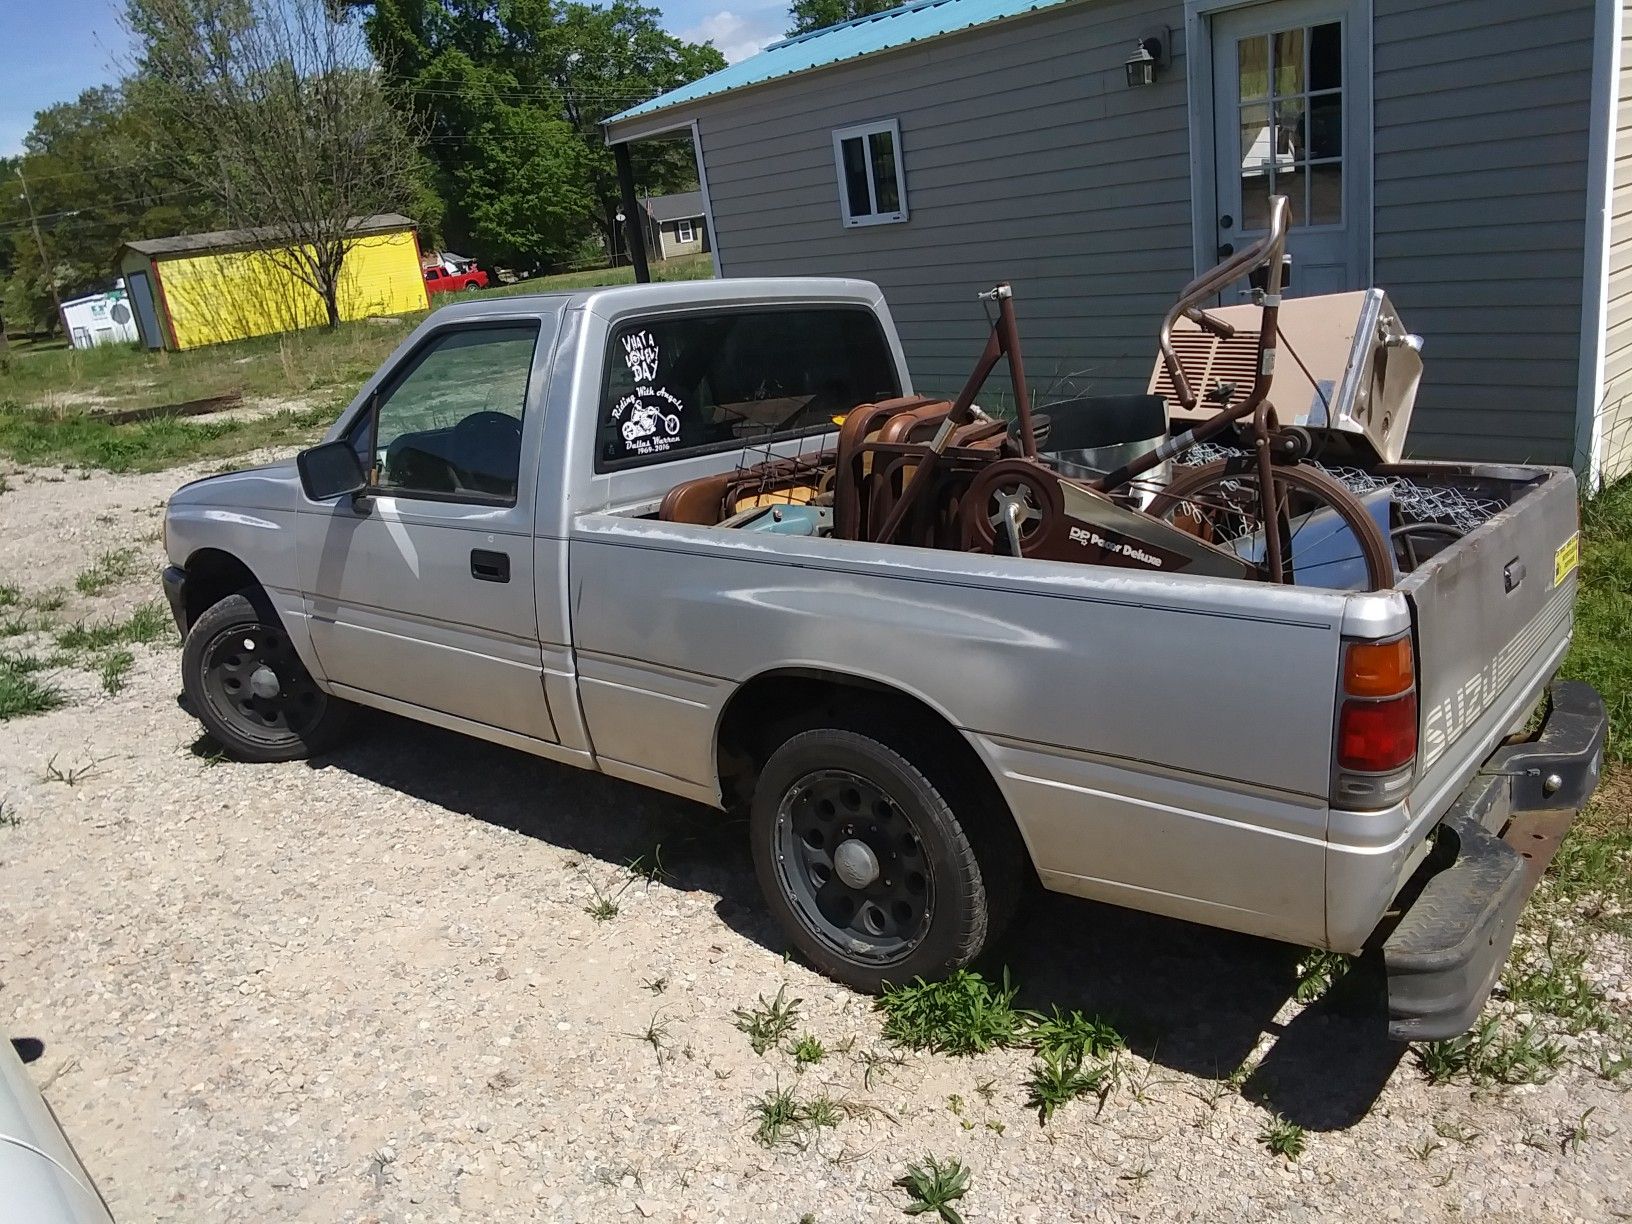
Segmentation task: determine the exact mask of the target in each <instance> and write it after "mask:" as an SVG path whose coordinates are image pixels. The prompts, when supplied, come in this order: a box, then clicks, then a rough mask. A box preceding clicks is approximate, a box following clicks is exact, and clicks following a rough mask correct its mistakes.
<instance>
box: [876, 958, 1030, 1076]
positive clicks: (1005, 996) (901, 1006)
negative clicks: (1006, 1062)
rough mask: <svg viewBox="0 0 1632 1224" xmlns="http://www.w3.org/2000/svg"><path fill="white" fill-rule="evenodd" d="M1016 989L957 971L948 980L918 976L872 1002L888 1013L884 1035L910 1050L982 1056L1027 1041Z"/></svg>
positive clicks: (1005, 977)
mask: <svg viewBox="0 0 1632 1224" xmlns="http://www.w3.org/2000/svg"><path fill="white" fill-rule="evenodd" d="M1017 989H1018V988H1017V987H1016V986H1014V985H1013V984H1012V983H1011V982H1010V981H1009V974H1008V971H1007V970H1004V973H1003V984H1002V985H1001V986H994V985H993V984H992V983H990V982H988V981H987V980H986V979H985V978H983V977H981V975H980V974H978V973H975V972H973V971H971V970H968V969H959V970H957V971H956V972H955V973H953V974H952V976H951V977H948V978H947V979H945V980H944V981H940V982H926V981H924V979H923V978H917V979H915V980H914V981H913V982H912V983H911V984H910V985H907V986H892V987H890V988H889V989H887V990H886V991H885V992H884V994H883V997H881V998H880V999H879V1000H878V1002H877V1003H876V1004H875V1005H874V1006H875V1007H876V1008H877V1009H878V1010H879V1011H881V1012H883V1013H884V1036H885V1037H887V1038H889V1039H890V1040H891V1041H893V1042H895V1043H896V1044H897V1045H902V1046H906V1047H907V1048H908V1049H912V1050H933V1051H935V1052H936V1053H938V1054H955V1055H956V1054H964V1055H967V1054H984V1053H985V1052H986V1051H987V1050H991V1049H996V1048H1004V1047H1010V1046H1019V1045H1024V1044H1025V1034H1026V1020H1027V1017H1026V1015H1025V1013H1023V1012H1021V1011H1018V1010H1016V1009H1015V1006H1014V996H1015V992H1016V990H1017Z"/></svg>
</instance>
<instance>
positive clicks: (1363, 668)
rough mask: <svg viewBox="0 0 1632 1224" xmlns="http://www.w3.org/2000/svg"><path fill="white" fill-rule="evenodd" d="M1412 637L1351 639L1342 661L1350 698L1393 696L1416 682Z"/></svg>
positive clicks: (1344, 682) (1345, 687)
mask: <svg viewBox="0 0 1632 1224" xmlns="http://www.w3.org/2000/svg"><path fill="white" fill-rule="evenodd" d="M1415 680H1416V675H1415V671H1414V669H1413V667H1412V663H1411V639H1410V637H1409V636H1407V637H1402V638H1395V639H1394V640H1393V641H1392V642H1351V643H1350V644H1349V651H1348V654H1347V656H1346V657H1345V658H1344V661H1343V691H1344V692H1345V693H1347V694H1348V695H1349V696H1351V697H1393V696H1396V695H1397V694H1399V693H1403V692H1405V691H1406V690H1407V689H1409V688H1410V687H1411V685H1412V684H1413V683H1414V682H1415Z"/></svg>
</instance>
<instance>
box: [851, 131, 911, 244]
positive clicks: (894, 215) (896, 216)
mask: <svg viewBox="0 0 1632 1224" xmlns="http://www.w3.org/2000/svg"><path fill="white" fill-rule="evenodd" d="M880 132H888V133H889V134H890V148H891V149H892V150H893V151H894V153H895V190H896V194H897V196H899V198H900V201H901V207H900V208H899V209H897V210H896V211H895V212H887V213H881V212H870V213H863V214H862V215H861V216H859V217H858V216H852V215H851V212H850V193H849V191H848V190H846V185H845V179H844V142H845V141H846V140H853V139H855V138H856V137H860V138H861V140H862V149H863V151H864V152H865V153H866V155H867V156H866V159H865V165H866V167H867V199H868V201H869V202H870V203H872V204H873V205H874V206H875V207H876V206H877V203H878V184H877V183H875V182H874V181H873V157H872V152H873V151H872V148H871V146H870V145H869V144H868V142H867V138H868V137H869V136H873V135H876V134H878V133H880ZM833 173H834V176H835V177H836V178H837V180H838V187H839V216H840V217H841V218H842V219H843V221H844V225H845V227H846V228H847V229H850V228H855V227H858V226H862V225H895V224H897V223H898V222H902V221H905V220H906V219H907V172H906V167H905V166H904V165H903V164H902V161H901V121H900V120H898V119H875V120H874V121H873V122H871V123H857V124H853V125H852V126H850V127H844V128H839V129H837V130H836V131H835V132H834V133H833Z"/></svg>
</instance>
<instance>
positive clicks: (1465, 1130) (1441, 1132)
mask: <svg viewBox="0 0 1632 1224" xmlns="http://www.w3.org/2000/svg"><path fill="white" fill-rule="evenodd" d="M1434 1134H1436V1135H1438V1136H1439V1137H1440V1138H1441V1139H1449V1140H1450V1141H1451V1142H1452V1143H1460V1144H1462V1145H1463V1146H1464V1147H1466V1146H1467V1145H1468V1144H1470V1143H1472V1142H1473V1141H1474V1140H1475V1139H1478V1138H1479V1137H1480V1136H1481V1135H1483V1134H1484V1132H1483V1131H1476V1130H1474V1129H1473V1128H1472V1127H1471V1126H1468V1125H1467V1124H1466V1123H1464V1122H1461V1121H1459V1120H1455V1119H1450V1120H1447V1119H1443V1118H1442V1119H1440V1120H1439V1121H1438V1122H1435V1123H1434Z"/></svg>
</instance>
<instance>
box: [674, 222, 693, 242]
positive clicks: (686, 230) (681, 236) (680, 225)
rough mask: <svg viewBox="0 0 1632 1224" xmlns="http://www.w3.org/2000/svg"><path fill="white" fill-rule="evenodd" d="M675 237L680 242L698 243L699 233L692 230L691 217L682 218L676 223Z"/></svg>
mask: <svg viewBox="0 0 1632 1224" xmlns="http://www.w3.org/2000/svg"><path fill="white" fill-rule="evenodd" d="M674 237H675V239H676V241H679V242H696V241H697V231H696V230H695V229H693V228H692V224H691V218H690V217H682V218H680V220H678V221H676V222H675V223H674Z"/></svg>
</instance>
